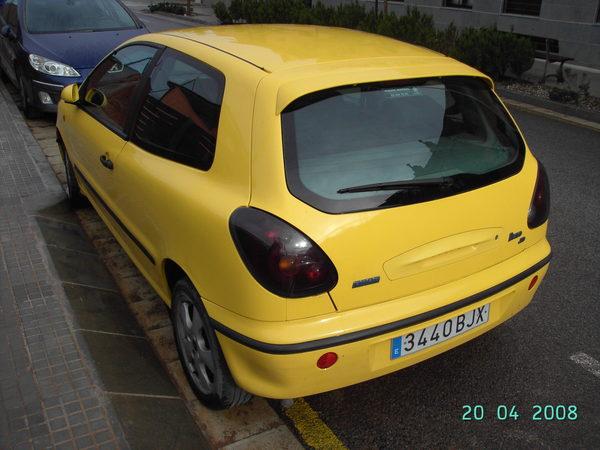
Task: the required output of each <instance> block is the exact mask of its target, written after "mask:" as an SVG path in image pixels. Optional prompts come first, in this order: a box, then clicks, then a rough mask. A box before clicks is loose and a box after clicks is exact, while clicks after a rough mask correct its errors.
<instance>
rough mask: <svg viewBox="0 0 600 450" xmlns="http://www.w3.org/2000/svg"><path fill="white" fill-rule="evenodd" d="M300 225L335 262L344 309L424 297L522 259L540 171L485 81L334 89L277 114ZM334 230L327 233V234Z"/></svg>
mask: <svg viewBox="0 0 600 450" xmlns="http://www.w3.org/2000/svg"><path fill="white" fill-rule="evenodd" d="M282 126H283V140H284V158H285V170H286V180H287V184H288V189H289V190H290V192H291V193H292V194H293V195H294V196H295V197H297V198H298V199H300V200H301V201H303V202H304V203H307V204H309V205H310V206H312V207H313V208H315V209H317V210H320V211H321V214H318V217H319V218H318V220H316V221H312V222H311V223H304V224H302V223H297V224H296V225H297V226H299V227H300V228H301V229H302V230H303V231H305V232H307V233H308V234H309V235H311V236H312V237H316V236H320V238H319V239H317V241H318V243H319V245H320V246H321V247H322V248H323V250H324V251H325V252H326V253H327V255H328V256H329V257H330V258H331V260H332V261H333V263H334V265H335V267H336V269H337V272H338V283H337V285H336V286H335V288H334V289H333V290H332V291H331V292H330V294H331V296H332V299H333V301H334V303H335V305H336V307H337V308H338V309H339V310H348V309H354V308H358V307H361V306H366V305H370V304H374V303H380V302H383V301H386V300H391V299H396V298H399V297H403V296H407V295H410V294H413V293H416V292H420V291H425V290H427V289H431V288H433V287H436V286H440V285H442V284H446V283H449V282H451V281H454V280H457V279H461V278H464V277H466V276H469V275H471V274H474V273H476V272H478V271H481V270H484V269H486V268H488V267H491V266H493V265H495V264H497V263H499V262H501V261H503V260H506V259H507V258H510V257H511V256H514V255H516V254H517V253H519V252H521V251H522V250H523V249H524V248H525V247H526V246H527V244H528V243H527V242H526V234H524V231H525V230H526V229H527V225H526V222H527V221H526V218H527V211H528V207H529V203H530V200H531V194H532V190H533V185H534V183H535V173H536V168H535V162H534V161H533V159H532V158H531V157H530V158H529V160H528V164H527V165H525V169H524V168H523V167H524V162H525V144H524V142H523V140H522V138H521V136H520V134H519V132H518V131H517V129H516V128H515V126H514V123H513V122H512V120H511V119H510V117H509V116H508V115H507V114H506V112H505V110H504V108H503V107H502V106H501V105H500V104H499V102H498V100H497V98H496V97H495V96H494V94H493V93H492V92H491V91H490V90H489V87H488V86H487V85H486V84H485V83H484V82H483V81H482V80H480V79H476V78H470V77H443V78H435V79H420V80H413V81H402V82H386V83H369V84H365V85H354V86H350V87H343V88H336V89H328V90H326V91H321V92H318V93H316V94H310V95H307V96H305V97H301V98H300V99H298V100H296V101H294V102H293V103H292V104H291V105H289V106H288V107H287V108H286V109H285V110H284V112H283V114H282ZM324 224H327V230H328V231H327V232H326V233H324V232H322V231H320V227H322V226H323V225H324Z"/></svg>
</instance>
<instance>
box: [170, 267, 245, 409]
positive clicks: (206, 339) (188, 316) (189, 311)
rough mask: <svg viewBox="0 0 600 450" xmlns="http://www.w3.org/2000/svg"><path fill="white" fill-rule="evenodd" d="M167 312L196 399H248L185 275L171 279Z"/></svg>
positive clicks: (220, 403) (225, 402)
mask: <svg viewBox="0 0 600 450" xmlns="http://www.w3.org/2000/svg"><path fill="white" fill-rule="evenodd" d="M171 316H172V321H173V326H174V328H175V341H176V344H177V350H178V352H179V359H180V360H181V364H182V365H183V370H184V371H185V375H186V377H187V379H188V381H189V383H190V386H191V387H192V389H193V390H194V393H195V394H196V396H197V397H198V399H199V400H200V401H201V402H202V403H203V404H204V405H206V406H207V407H209V408H211V409H227V408H232V407H234V406H238V405H242V404H244V403H246V402H248V401H249V400H250V399H251V398H252V395H251V394H249V393H248V392H246V391H244V390H243V389H242V388H240V387H239V386H238V385H237V384H235V381H234V380H233V378H232V376H231V373H230V372H229V368H228V367H227V363H226V362H225V358H224V356H223V352H222V351H221V347H220V346H219V341H218V340H217V336H216V335H215V332H214V330H213V328H212V326H211V324H210V320H209V318H208V314H207V313H206V310H205V309H204V305H203V304H202V300H201V299H200V295H198V292H197V291H196V289H195V288H194V286H193V285H192V283H191V282H190V281H189V280H187V279H182V280H179V281H178V282H177V283H175V287H174V289H173V303H172V305H171Z"/></svg>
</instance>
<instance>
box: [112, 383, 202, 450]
mask: <svg viewBox="0 0 600 450" xmlns="http://www.w3.org/2000/svg"><path fill="white" fill-rule="evenodd" d="M111 401H112V403H113V405H114V406H115V409H116V410H117V412H118V414H119V416H121V417H124V418H127V417H129V418H130V419H129V420H127V419H125V420H124V421H123V426H124V427H125V433H126V434H127V436H128V439H129V441H130V443H131V446H132V447H134V448H176V449H198V450H200V449H208V448H210V447H209V446H208V443H207V442H206V440H205V439H204V437H203V436H202V434H201V433H200V432H199V430H198V429H197V428H196V426H195V424H194V422H193V420H192V419H191V417H190V416H189V414H188V412H187V410H186V407H185V405H184V404H183V402H182V401H181V400H179V399H151V398H145V397H131V396H125V395H113V396H111Z"/></svg>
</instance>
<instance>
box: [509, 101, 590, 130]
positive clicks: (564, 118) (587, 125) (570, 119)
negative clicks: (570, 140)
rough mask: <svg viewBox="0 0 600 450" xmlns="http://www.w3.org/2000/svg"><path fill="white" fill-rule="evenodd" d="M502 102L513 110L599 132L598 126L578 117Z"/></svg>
mask: <svg viewBox="0 0 600 450" xmlns="http://www.w3.org/2000/svg"><path fill="white" fill-rule="evenodd" d="M502 101H503V102H504V103H505V104H506V105H508V106H514V107H515V108H519V109H522V110H524V111H528V112H531V113H534V114H539V115H540V116H545V117H549V118H551V119H556V120H560V121H561V122H566V123H569V124H571V125H576V126H580V127H584V128H588V129H590V130H594V131H598V132H600V124H599V123H596V122H592V121H590V120H585V119H580V118H579V117H574V116H569V115H568V114H562V113H558V112H555V111H552V110H550V109H546V108H542V107H540V106H533V105H529V104H527V103H523V102H519V101H517V100H510V99H508V98H503V99H502Z"/></svg>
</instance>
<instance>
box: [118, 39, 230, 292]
mask: <svg viewBox="0 0 600 450" xmlns="http://www.w3.org/2000/svg"><path fill="white" fill-rule="evenodd" d="M224 87H225V77H224V76H223V74H222V73H221V72H219V71H218V70H216V69H214V68H212V67H210V66H209V65H207V64H204V63H202V62H200V61H199V60H197V59H194V58H191V57H189V56H187V55H184V54H182V53H180V52H177V51H175V50H172V49H166V50H165V52H164V53H163V54H162V55H161V57H160V59H159V60H158V62H157V63H156V66H155V67H154V68H153V71H152V74H151V76H150V79H149V82H148V83H147V84H146V85H145V87H144V90H143V94H142V95H141V97H140V103H141V104H140V106H139V113H138V118H137V121H136V123H135V124H134V125H133V128H132V133H131V141H130V142H129V143H128V144H127V145H126V147H125V149H124V150H123V153H122V155H121V157H120V158H119V168H120V170H119V171H118V172H116V171H115V177H116V184H117V185H118V186H119V190H120V191H121V192H122V193H125V192H126V195H119V196H118V200H117V205H116V207H117V209H118V210H119V211H123V212H124V214H125V213H126V217H125V219H124V220H126V226H127V227H128V229H130V230H131V232H132V234H133V235H135V238H136V240H137V241H138V243H139V245H138V250H139V251H137V255H138V258H137V262H138V267H140V269H141V270H142V272H144V274H145V275H146V277H147V278H148V279H149V280H150V281H151V282H152V281H154V283H155V287H157V285H156V284H158V283H159V281H158V280H159V277H160V274H161V272H160V267H161V266H160V264H159V261H158V258H157V256H159V255H164V253H165V248H164V242H165V240H166V237H167V236H168V235H169V234H172V233H174V232H175V230H176V229H177V224H178V223H181V221H178V219H177V216H178V215H179V214H185V212H183V213H182V211H187V213H189V214H194V212H193V207H194V206H193V205H194V201H193V198H194V197H195V198H196V199H198V195H202V196H203V198H204V197H205V196H207V197H211V196H217V194H216V193H215V190H216V189H218V188H217V187H216V186H218V184H217V183H216V182H215V176H214V175H215V174H214V171H211V170H210V168H211V165H212V163H213V158H214V155H215V149H216V141H217V128H218V126H219V116H220V111H221V102H222V97H223V92H224ZM231 190H232V191H234V190H235V187H234V186H232V187H231ZM182 205H184V206H182ZM194 217H195V218H197V223H198V224H199V226H201V227H202V225H203V217H202V214H195V216H194ZM206 228H208V227H206ZM134 259H135V258H134ZM155 259H156V261H155ZM158 289H160V287H158Z"/></svg>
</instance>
